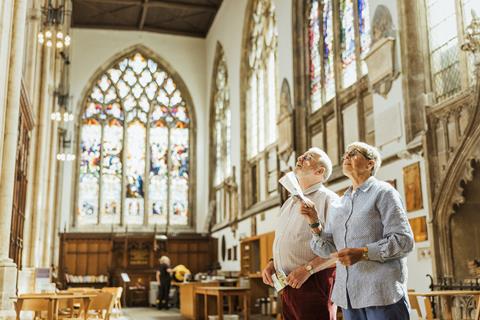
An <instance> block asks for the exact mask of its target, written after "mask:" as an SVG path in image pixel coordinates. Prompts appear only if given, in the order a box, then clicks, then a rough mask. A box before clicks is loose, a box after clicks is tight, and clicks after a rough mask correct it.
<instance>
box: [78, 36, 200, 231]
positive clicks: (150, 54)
mask: <svg viewBox="0 0 480 320" xmlns="http://www.w3.org/2000/svg"><path fill="white" fill-rule="evenodd" d="M137 52H138V53H140V54H142V55H143V56H144V57H147V58H150V59H152V60H154V61H155V62H156V63H158V66H159V68H161V69H162V70H164V71H165V72H167V73H168V74H169V75H170V77H171V78H172V80H173V81H174V83H175V84H176V86H177V88H178V89H179V90H180V92H182V97H183V99H184V101H185V104H186V105H187V106H188V112H189V118H190V124H189V151H190V156H189V183H188V188H189V190H188V202H189V204H188V215H187V221H188V223H187V224H186V225H171V224H169V226H168V230H170V231H171V232H194V231H195V226H196V215H195V213H194V212H195V209H196V199H197V197H196V186H197V181H196V177H197V174H196V169H197V168H196V162H197V156H196V144H197V139H196V136H197V122H196V114H195V105H194V103H193V99H192V97H191V94H190V91H189V90H188V87H187V85H186V84H185V82H184V81H183V78H182V77H181V76H180V74H179V73H178V72H177V71H176V70H175V69H174V68H173V67H172V66H171V64H170V63H169V62H167V61H166V60H165V59H164V58H162V57H161V56H160V55H159V54H157V53H156V52H155V51H153V50H151V49H149V48H147V47H145V46H143V45H140V44H139V45H134V46H132V47H129V48H127V49H125V50H122V51H120V52H118V53H117V54H115V55H113V56H112V57H111V58H109V59H108V60H107V61H105V62H104V63H102V65H101V66H100V67H99V68H97V70H96V71H95V72H94V73H93V74H92V76H91V77H90V78H89V80H88V81H86V84H85V86H84V89H83V90H82V93H81V95H80V97H81V99H79V101H78V104H77V109H76V110H78V111H77V114H76V115H75V118H76V124H75V132H76V133H75V141H74V142H73V143H74V144H75V145H76V148H77V150H76V154H77V155H78V154H80V144H79V141H80V133H81V124H80V123H79V119H81V117H82V113H83V110H84V106H85V103H86V100H87V98H88V95H89V94H90V92H91V88H92V85H93V84H94V83H95V81H96V80H98V79H99V77H100V76H101V75H103V74H104V73H105V72H106V71H107V70H108V69H109V68H110V67H111V66H112V65H114V64H116V63H118V62H119V61H121V60H122V59H124V58H125V57H127V56H130V55H132V54H133V53H137ZM146 150H148V147H146ZM74 163H75V165H74V169H73V174H74V179H72V190H73V191H74V194H73V199H74V200H73V201H72V206H71V212H72V220H71V227H72V231H79V232H84V231H88V232H107V231H111V232H114V231H115V230H118V231H120V230H125V231H134V232H147V231H155V232H157V231H158V232H161V231H165V232H166V231H167V225H166V224H149V223H148V214H145V212H146V209H145V210H144V219H143V223H142V224H135V225H131V224H126V223H125V217H124V210H123V208H122V210H121V213H120V215H121V216H120V223H118V224H117V223H115V224H113V223H112V224H105V223H100V222H99V221H100V212H99V213H98V222H97V223H96V224H88V225H79V224H78V218H77V212H76V208H77V206H78V188H79V169H80V157H76V160H75V162H74ZM146 167H148V166H147V164H146ZM123 191H124V189H123V188H122V203H124V199H125V192H123ZM146 198H147V196H145V198H144V199H146ZM144 207H146V206H144Z"/></svg>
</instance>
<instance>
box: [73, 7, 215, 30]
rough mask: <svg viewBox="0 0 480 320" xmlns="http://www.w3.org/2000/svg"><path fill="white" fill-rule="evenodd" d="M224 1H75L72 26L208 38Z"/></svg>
mask: <svg viewBox="0 0 480 320" xmlns="http://www.w3.org/2000/svg"><path fill="white" fill-rule="evenodd" d="M222 1H223V0H72V2H73V9H72V27H73V28H92V29H114V30H143V31H152V32H159V33H167V34H175V35H185V36H193V37H201V38H204V37H206V35H207V33H208V30H209V29H210V26H211V25H212V23H213V19H214V18H215V15H216V14H217V11H218V9H219V8H220V5H221V4H222Z"/></svg>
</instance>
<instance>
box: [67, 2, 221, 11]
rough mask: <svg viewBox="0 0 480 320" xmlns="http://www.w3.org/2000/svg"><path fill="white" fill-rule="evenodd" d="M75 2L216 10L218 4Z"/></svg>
mask: <svg viewBox="0 0 480 320" xmlns="http://www.w3.org/2000/svg"><path fill="white" fill-rule="evenodd" d="M76 2H95V3H97V4H116V5H135V6H144V5H147V6H148V7H152V8H165V9H181V10H205V11H212V12H216V11H217V10H218V5H212V4H199V3H188V2H180V1H172V0H152V1H149V2H148V3H144V2H142V1H140V0H76Z"/></svg>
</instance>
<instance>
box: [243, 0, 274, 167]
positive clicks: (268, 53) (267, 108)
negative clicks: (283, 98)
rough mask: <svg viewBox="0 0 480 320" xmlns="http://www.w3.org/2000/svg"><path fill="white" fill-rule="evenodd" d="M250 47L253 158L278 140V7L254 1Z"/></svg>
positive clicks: (249, 109)
mask: <svg viewBox="0 0 480 320" xmlns="http://www.w3.org/2000/svg"><path fill="white" fill-rule="evenodd" d="M253 8H254V9H253V13H252V19H251V25H250V31H249V36H250V38H249V48H248V66H249V72H248V92H247V97H248V99H247V146H248V148H247V150H248V152H247V154H248V158H249V159H250V158H252V157H254V156H255V155H257V154H258V153H259V152H262V151H264V150H265V148H266V147H267V146H269V145H270V144H272V143H274V142H275V140H276V83H275V79H276V78H275V76H276V70H275V69H276V65H275V64H276V62H275V61H276V47H277V30H276V22H275V8H274V6H273V4H272V2H271V1H269V0H256V1H254V7H253Z"/></svg>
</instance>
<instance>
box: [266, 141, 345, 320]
mask: <svg viewBox="0 0 480 320" xmlns="http://www.w3.org/2000/svg"><path fill="white" fill-rule="evenodd" d="M294 173H295V176H296V178H297V180H298V183H299V184H300V187H301V188H302V191H303V194H304V195H305V197H306V198H308V199H309V200H310V201H311V202H313V204H314V205H315V208H317V211H318V215H316V220H315V223H314V226H315V225H316V226H318V224H319V222H321V223H323V222H324V221H325V215H326V213H327V209H328V208H329V206H330V204H331V203H332V202H333V201H335V200H336V199H338V196H337V195H336V194H335V193H334V192H332V191H331V190H329V189H327V188H326V187H325V186H324V185H323V183H324V182H325V181H327V180H328V178H329V177H330V174H331V173H332V162H331V161H330V158H329V157H328V156H327V154H326V153H325V152H323V151H322V150H320V149H319V148H310V149H309V150H308V151H307V152H305V153H304V154H303V155H301V156H300V157H298V159H297V163H296V167H295V169H294ZM302 205H303V202H302V200H300V199H299V198H298V197H297V196H292V195H291V196H290V197H289V198H288V199H287V200H286V201H285V203H284V204H283V206H282V208H281V209H280V216H279V218H278V224H277V226H276V229H275V240H274V244H273V259H272V260H271V261H269V263H268V264H267V266H266V267H265V269H264V270H263V271H262V278H263V282H264V283H265V284H268V285H270V286H273V280H272V275H273V274H275V275H276V276H277V277H278V278H283V277H284V276H286V284H288V285H287V286H286V287H285V288H284V289H282V290H281V291H280V295H281V299H282V313H283V317H284V319H286V320H314V319H319V320H332V319H336V313H337V307H336V306H335V305H334V304H333V303H332V301H331V299H330V297H331V293H332V289H333V283H334V281H335V268H334V267H332V265H327V266H326V265H325V263H326V259H323V258H320V257H318V256H316V255H315V253H314V252H313V251H312V249H311V248H310V239H311V238H312V235H311V232H310V231H309V225H308V224H307V221H305V219H304V218H303V216H302V215H301V213H300V210H301V208H302ZM310 205H312V203H310ZM310 227H312V225H310Z"/></svg>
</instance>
